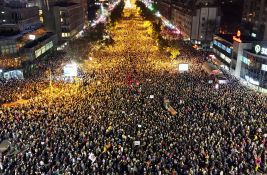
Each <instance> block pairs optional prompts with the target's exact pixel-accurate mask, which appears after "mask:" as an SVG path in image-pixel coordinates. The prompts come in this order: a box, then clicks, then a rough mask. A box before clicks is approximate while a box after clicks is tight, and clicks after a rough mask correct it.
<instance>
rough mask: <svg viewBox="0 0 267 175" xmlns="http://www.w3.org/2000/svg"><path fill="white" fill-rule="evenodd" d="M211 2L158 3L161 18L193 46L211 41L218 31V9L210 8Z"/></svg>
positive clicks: (169, 1)
mask: <svg viewBox="0 0 267 175" xmlns="http://www.w3.org/2000/svg"><path fill="white" fill-rule="evenodd" d="M213 4H214V2H213V1H204V0H202V1H200V0H198V1H184V2H181V1H171V0H162V1H158V9H159V11H160V13H161V15H162V16H164V17H165V18H167V19H169V20H170V21H171V22H172V24H174V25H175V26H176V27H177V29H179V30H180V31H181V33H182V36H183V37H184V39H186V40H191V41H192V42H193V43H194V44H203V43H207V41H212V39H213V34H215V33H217V32H218V31H219V27H220V20H221V12H220V8H218V7H216V6H212V5H213Z"/></svg>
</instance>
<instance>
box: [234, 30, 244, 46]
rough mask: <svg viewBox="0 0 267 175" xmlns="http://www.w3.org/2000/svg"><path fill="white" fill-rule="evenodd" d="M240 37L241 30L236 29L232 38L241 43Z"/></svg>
mask: <svg viewBox="0 0 267 175" xmlns="http://www.w3.org/2000/svg"><path fill="white" fill-rule="evenodd" d="M240 37H241V32H240V30H238V31H237V33H236V36H233V40H234V41H236V42H239V43H241V42H242V40H241V39H240Z"/></svg>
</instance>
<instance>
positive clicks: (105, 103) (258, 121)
mask: <svg viewBox="0 0 267 175" xmlns="http://www.w3.org/2000/svg"><path fill="white" fill-rule="evenodd" d="M111 33H112V35H113V38H114V41H115V43H114V45H112V46H109V47H106V48H104V49H103V50H100V51H95V53H94V55H93V56H94V57H93V60H92V61H91V62H90V61H89V62H88V63H86V64H85V65H84V69H86V67H87V69H88V70H90V72H89V73H85V74H84V75H83V76H84V77H83V78H84V79H90V78H91V79H93V80H92V81H90V83H89V84H81V86H80V87H79V88H78V89H77V92H76V93H73V94H71V95H64V94H63V95H60V96H57V97H56V98H54V99H52V100H51V99H48V98H38V99H32V100H30V102H29V103H27V104H24V105H21V106H17V107H12V108H0V128H1V129H0V143H1V141H3V140H6V139H8V140H9V141H10V143H11V146H10V148H9V150H8V151H7V152H5V153H3V154H0V174H4V175H9V174H25V175H27V174H29V175H30V174H51V175H56V174H93V175H98V174H107V175H108V174H109V175H113V174H114V175H115V174H138V175H139V174H154V175H165V174H173V175H175V174H177V175H178V174H179V175H180V174H190V175H206V174H207V175H216V174H219V175H223V174H230V175H237V174H249V175H250V174H256V173H259V172H262V173H264V172H265V173H266V172H267V154H266V153H267V150H266V148H267V142H266V139H267V126H266V123H267V110H266V102H267V101H266V100H267V99H266V96H264V95H262V94H259V93H257V92H253V91H250V90H248V89H246V88H245V87H242V86H241V85H240V84H239V83H238V82H237V81H236V80H232V79H230V80H229V82H228V84H222V85H221V84H220V85H219V88H215V86H214V84H210V83H208V82H209V79H210V76H209V75H208V74H207V73H206V72H204V71H203V69H202V65H203V63H204V60H203V59H202V58H203V55H202V54H201V53H198V52H195V51H192V49H191V48H190V47H188V46H186V45H181V46H180V47H181V50H180V52H181V55H180V56H179V57H178V58H177V60H170V59H169V58H168V57H166V56H165V55H163V54H161V53H160V52H159V50H158V49H157V46H156V42H155V41H154V40H153V39H152V38H150V37H148V34H147V31H146V29H145V28H144V27H143V19H142V18H141V17H140V16H139V14H138V12H137V10H136V9H127V10H125V11H124V18H123V19H122V20H121V21H120V22H119V23H118V24H117V25H116V27H115V28H114V29H113V30H112V31H111ZM185 62H186V63H189V72H187V73H177V64H179V63H185ZM89 77H90V78H89ZM69 90H70V89H65V91H66V93H68V91H69ZM4 96H5V95H4ZM164 97H167V98H168V99H169V100H170V102H171V105H172V107H173V108H174V109H175V110H176V111H177V115H176V116H172V115H170V113H169V112H168V111H167V110H165V109H164V108H163V98H164Z"/></svg>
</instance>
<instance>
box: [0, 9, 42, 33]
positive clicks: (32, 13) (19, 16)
mask: <svg viewBox="0 0 267 175" xmlns="http://www.w3.org/2000/svg"><path fill="white" fill-rule="evenodd" d="M38 25H40V20H39V15H38V7H26V4H7V5H5V6H1V7H0V31H2V33H3V32H5V31H7V33H9V32H10V31H25V30H31V29H33V28H35V27H36V26H38Z"/></svg>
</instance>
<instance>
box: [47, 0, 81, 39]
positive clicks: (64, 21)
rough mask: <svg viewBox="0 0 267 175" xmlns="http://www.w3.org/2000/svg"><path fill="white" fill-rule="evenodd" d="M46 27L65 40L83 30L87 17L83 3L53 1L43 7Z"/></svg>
mask: <svg viewBox="0 0 267 175" xmlns="http://www.w3.org/2000/svg"><path fill="white" fill-rule="evenodd" d="M42 15H43V19H44V26H45V28H46V29H47V30H48V31H50V32H54V33H56V34H57V36H58V40H59V42H61V43H62V42H65V41H66V40H68V39H71V38H72V37H73V36H75V35H76V34H78V33H79V32H80V31H82V29H83V27H84V25H85V17H84V12H83V7H82V4H80V3H79V4H77V3H72V2H67V3H66V2H51V1H49V4H48V5H45V6H44V7H43V8H42Z"/></svg>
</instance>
